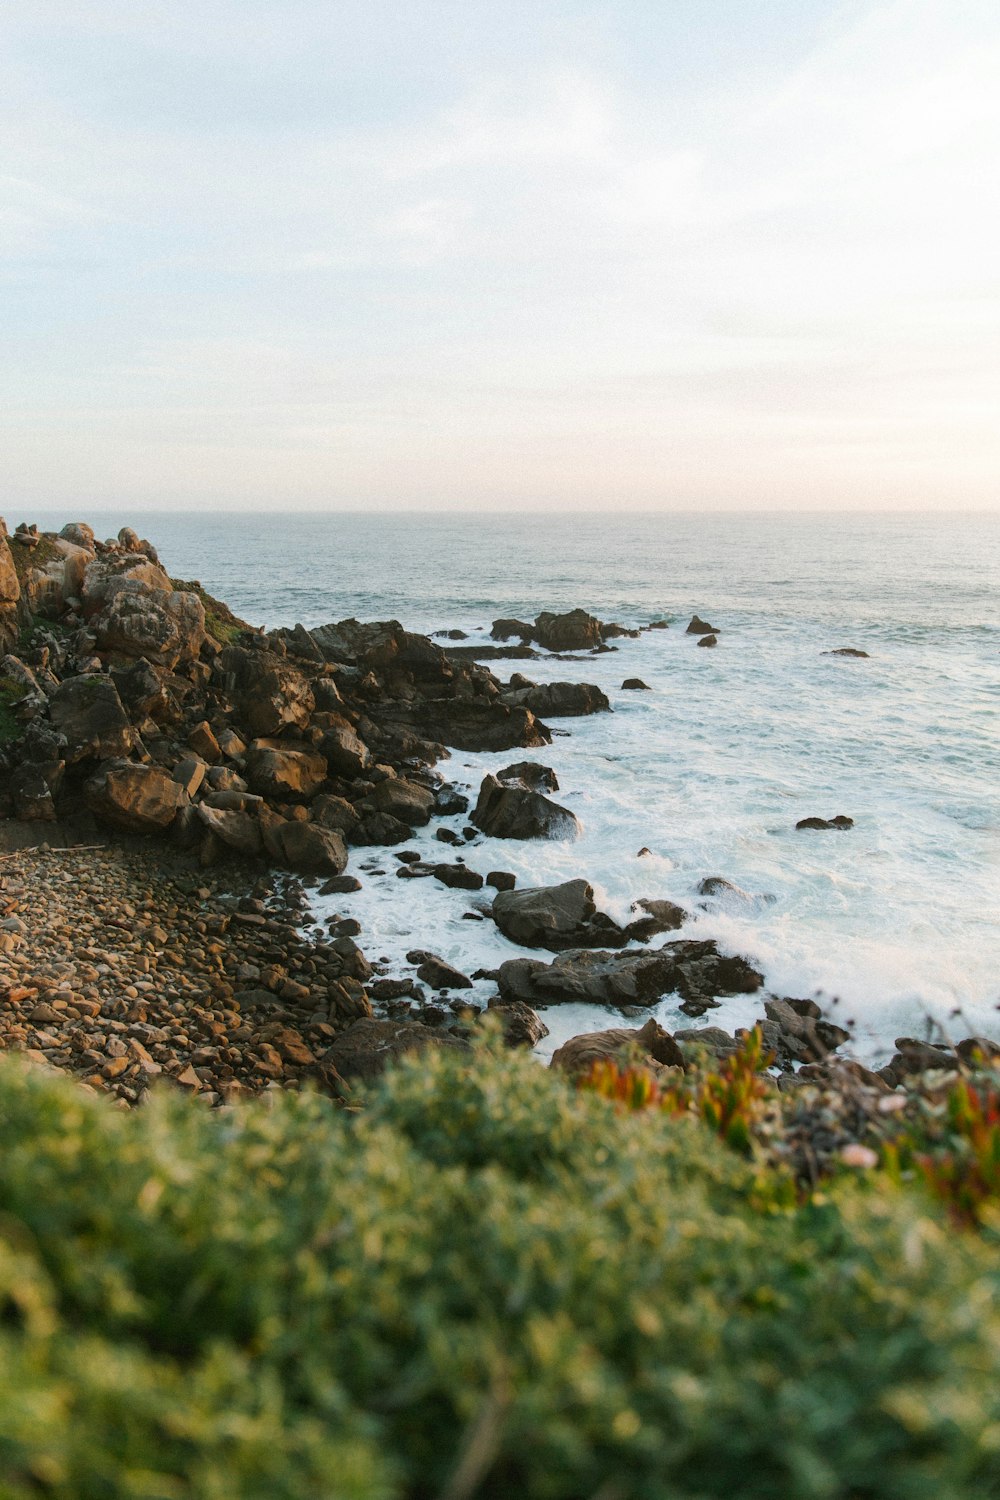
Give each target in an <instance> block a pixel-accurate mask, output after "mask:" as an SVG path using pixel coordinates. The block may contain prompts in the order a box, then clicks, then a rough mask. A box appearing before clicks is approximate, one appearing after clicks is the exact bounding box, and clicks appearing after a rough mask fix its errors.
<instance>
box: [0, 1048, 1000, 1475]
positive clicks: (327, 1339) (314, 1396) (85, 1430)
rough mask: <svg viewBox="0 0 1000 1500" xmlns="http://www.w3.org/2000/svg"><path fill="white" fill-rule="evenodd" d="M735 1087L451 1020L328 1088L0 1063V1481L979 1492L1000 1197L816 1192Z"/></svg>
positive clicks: (990, 1396)
mask: <svg viewBox="0 0 1000 1500" xmlns="http://www.w3.org/2000/svg"><path fill="white" fill-rule="evenodd" d="M734 1078H735V1075H734ZM738 1082H739V1080H738V1079H736V1083H738ZM730 1084H732V1085H733V1086H732V1087H730V1089H729V1093H728V1094H726V1095H725V1096H723V1094H721V1093H720V1092H719V1090H717V1089H716V1090H715V1091H714V1092H713V1091H712V1090H711V1089H709V1090H707V1091H706V1090H704V1089H702V1091H701V1092H700V1093H698V1094H697V1095H692V1097H693V1098H694V1101H695V1104H696V1106H697V1107H696V1108H695V1109H693V1110H685V1109H682V1108H679V1107H678V1105H677V1099H676V1097H671V1099H670V1100H668V1101H667V1102H668V1105H669V1107H662V1108H647V1107H643V1108H636V1107H634V1106H635V1105H636V1104H637V1103H643V1102H644V1100H643V1099H640V1098H639V1097H638V1095H637V1094H636V1091H635V1089H634V1088H632V1087H628V1088H624V1089H623V1088H620V1087H619V1086H618V1084H617V1083H616V1082H615V1080H613V1079H612V1080H608V1079H605V1086H604V1087H603V1088H601V1087H598V1088H593V1087H592V1088H589V1089H582V1090H575V1089H574V1088H573V1087H572V1086H571V1085H570V1084H569V1083H567V1082H566V1081H564V1080H562V1079H560V1078H559V1077H555V1076H552V1075H551V1074H549V1073H546V1072H544V1071H543V1070H542V1069H540V1068H539V1067H538V1065H537V1063H535V1062H534V1061H532V1060H531V1059H530V1058H527V1057H524V1056H521V1055H517V1054H514V1053H499V1054H498V1055H493V1054H492V1053H490V1052H488V1051H486V1050H483V1051H481V1052H480V1053H479V1054H478V1055H477V1057H476V1059H475V1061H474V1063H473V1065H472V1066H469V1064H468V1061H467V1060H466V1059H464V1058H463V1057H462V1056H461V1055H459V1056H458V1057H457V1059H456V1057H455V1056H453V1055H449V1053H448V1052H447V1051H445V1050H444V1049H442V1050H441V1052H440V1053H438V1054H437V1055H434V1054H433V1053H431V1052H424V1053H423V1054H421V1056H420V1058H419V1060H417V1061H414V1062H410V1063H408V1064H405V1065H403V1066H401V1067H400V1068H399V1069H397V1070H396V1071H395V1072H393V1073H391V1074H390V1075H389V1076H388V1077H387V1078H386V1079H385V1081H384V1082H383V1083H382V1084H381V1085H380V1086H379V1087H378V1088H377V1089H375V1090H374V1091H373V1092H372V1094H371V1096H370V1097H369V1099H368V1100H367V1102H366V1104H365V1106H364V1107H363V1108H359V1109H355V1110H351V1111H347V1110H343V1109H340V1108H338V1107H337V1106H336V1105H334V1104H332V1103H331V1102H330V1101H327V1100H323V1099H320V1098H316V1097H309V1096H296V1095H283V1096H281V1097H279V1098H277V1099H276V1100H275V1102H274V1106H273V1108H272V1109H270V1110H267V1109H265V1108H263V1107H261V1106H257V1107H250V1108H246V1109H241V1110H239V1111H235V1112H229V1111H227V1112H217V1113H208V1112H201V1111H200V1110H199V1109H198V1108H197V1107H196V1106H195V1105H193V1104H192V1103H190V1102H187V1101H184V1100H172V1099H166V1098H161V1099H159V1100H157V1101H156V1102H154V1103H152V1104H150V1105H149V1106H148V1107H147V1108H145V1109H143V1110H140V1111H135V1112H133V1113H131V1114H119V1113H116V1112H115V1111H113V1110H112V1109H111V1108H109V1107H108V1105H107V1103H106V1102H103V1101H100V1100H98V1099H96V1098H92V1097H89V1096H88V1095H87V1094H85V1093H84V1092H83V1091H81V1090H80V1089H79V1088H77V1087H75V1086H73V1085H72V1084H70V1083H68V1082H66V1081H64V1080H60V1079H56V1078H52V1077H49V1076H46V1075H45V1074H43V1073H41V1072H40V1071H38V1070H30V1071H26V1070H24V1069H22V1068H21V1067H20V1066H19V1065H18V1064H17V1063H16V1062H14V1061H8V1062H7V1063H6V1064H5V1065H4V1066H3V1068H2V1069H0V1494H2V1495H3V1496H4V1497H5V1500H7V1497H10V1500H22V1497H23V1500H28V1497H32V1500H37V1497H38V1496H44V1497H53V1500H56V1497H57V1500H70V1497H72V1500H89V1497H94V1500H98V1497H100V1500H111V1497H121V1500H124V1497H129V1500H137V1497H138V1500H189V1497H192V1500H193V1497H206V1500H233V1497H250V1496H253V1497H261V1500H263V1497H268V1500H275V1497H295V1500H299V1497H307V1496H308V1497H323V1500H340V1497H345V1500H362V1497H363V1500H380V1497H385V1500H389V1497H399V1500H403V1497H407V1500H410V1497H413V1500H417V1497H420V1500H423V1497H427V1500H432V1497H433V1500H467V1497H473V1496H475V1497H483V1500H509V1497H521V1496H525V1497H536V1496H537V1497H540V1500H542V1497H544V1500H549V1497H551V1500H558V1497H565V1500H583V1497H595V1500H633V1497H635V1500H665V1497H672V1500H707V1497H714V1496H726V1497H733V1496H740V1497H762V1500H763V1497H768V1500H772V1497H777V1496H780V1497H782V1500H817V1497H844V1500H847V1497H851V1500H866V1497H870V1500H875V1497H878V1500H925V1497H926V1500H959V1497H962V1500H973V1497H975V1500H979V1497H982V1496H985V1495H989V1494H997V1493H1000V1381H998V1379H997V1374H998V1368H1000V1313H998V1311H997V1308H998V1292H1000V1275H998V1266H997V1258H996V1239H995V1234H994V1231H993V1229H992V1228H991V1223H992V1221H991V1219H990V1217H989V1214H988V1213H980V1214H979V1220H980V1222H979V1227H978V1228H976V1229H971V1228H970V1229H964V1230H961V1231H960V1230H958V1229H957V1228H956V1227H955V1222H954V1219H953V1218H951V1217H949V1211H948V1209H947V1207H945V1206H943V1205H941V1204H939V1203H938V1202H937V1200H936V1199H934V1198H933V1197H932V1196H931V1194H930V1193H929V1192H928V1191H927V1189H926V1188H925V1186H924V1183H923V1179H922V1177H921V1175H920V1174H919V1173H914V1174H909V1173H907V1172H906V1171H905V1170H899V1162H898V1160H897V1162H896V1168H897V1170H896V1178H897V1179H898V1180H897V1181H894V1180H893V1178H892V1176H891V1174H889V1173H887V1172H881V1171H880V1172H869V1173H861V1174H858V1173H855V1174H853V1175H852V1174H849V1173H847V1172H846V1171H845V1172H844V1174H843V1177H842V1178H835V1179H834V1180H832V1181H831V1182H830V1183H829V1184H828V1185H827V1186H826V1187H825V1188H824V1189H823V1191H821V1192H816V1193H813V1194H811V1195H810V1196H808V1197H807V1198H804V1197H803V1195H802V1194H801V1193H800V1192H797V1191H795V1189H794V1185H793V1184H792V1183H791V1182H790V1180H789V1179H788V1178H787V1176H783V1175H782V1173H781V1172H780V1171H775V1170H774V1169H773V1168H762V1167H761V1166H760V1165H759V1163H757V1162H756V1161H755V1159H754V1156H753V1154H752V1151H751V1152H750V1154H749V1155H748V1154H746V1153H747V1152H748V1151H749V1150H750V1142H749V1141H748V1140H747V1139H746V1138H745V1135H744V1133H743V1132H741V1131H738V1132H737V1135H736V1137H733V1136H732V1128H731V1127H732V1124H733V1119H734V1117H735V1115H736V1114H738V1113H739V1112H740V1110H742V1109H743V1107H744V1103H745V1095H746V1090H744V1091H743V1093H739V1090H737V1089H736V1087H735V1084H734V1082H733V1080H732V1079H731V1080H730ZM741 1087H742V1085H741ZM609 1094H610V1095H611V1097H605V1095H609ZM626 1096H627V1097H626ZM616 1097H617V1098H618V1100H619V1102H618V1103H616V1102H615V1098H616ZM645 1102H646V1103H648V1102H649V1099H648V1096H647V1097H646V1098H645ZM626 1106H633V1107H626ZM713 1110H714V1111H715V1113H714V1114H713ZM706 1122H707V1123H706ZM717 1132H718V1133H721V1134H727V1133H728V1134H729V1135H730V1139H731V1141H732V1144H735V1145H736V1146H737V1147H738V1148H739V1149H738V1150H735V1151H734V1150H732V1149H728V1148H727V1147H726V1145H725V1144H724V1143H723V1142H722V1141H721V1140H720V1139H719V1138H718V1134H717ZM911 1176H912V1180H910V1179H911Z"/></svg>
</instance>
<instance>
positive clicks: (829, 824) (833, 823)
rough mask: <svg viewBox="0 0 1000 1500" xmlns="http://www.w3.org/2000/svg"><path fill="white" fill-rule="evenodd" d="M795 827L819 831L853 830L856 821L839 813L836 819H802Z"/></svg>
mask: <svg viewBox="0 0 1000 1500" xmlns="http://www.w3.org/2000/svg"><path fill="white" fill-rule="evenodd" d="M795 826H796V828H817V829H823V828H839V829H846V828H853V827H854V819H853V818H845V817H844V815H843V813H839V814H838V815H837V817H835V818H800V819H799V821H798V822H797V823H796V825H795Z"/></svg>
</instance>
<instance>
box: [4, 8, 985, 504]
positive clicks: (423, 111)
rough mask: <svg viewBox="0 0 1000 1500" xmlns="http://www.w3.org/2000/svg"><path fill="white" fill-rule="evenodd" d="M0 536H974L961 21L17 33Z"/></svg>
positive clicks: (175, 22)
mask: <svg viewBox="0 0 1000 1500" xmlns="http://www.w3.org/2000/svg"><path fill="white" fill-rule="evenodd" d="M0 40H2V42H3V49H2V50H3V57H4V61H3V62H2V63H0V121H2V129H3V139H4V151H3V154H2V156H0V183H2V193H0V285H2V291H0V297H2V314H0V327H2V330H3V333H2V347H3V359H2V364H0V412H2V415H0V480H2V486H3V498H2V503H0V512H5V513H9V512H11V511H16V512H17V513H18V519H20V518H21V516H22V515H24V516H27V517H28V518H29V519H30V512H31V509H32V506H37V507H39V508H45V509H47V510H52V509H58V508H60V507H62V508H66V509H67V513H69V511H72V512H73V514H74V516H75V515H76V514H77V513H79V515H80V516H83V517H85V515H86V513H87V511H88V509H92V510H95V511H96V510H99V509H102V508H103V509H107V508H114V507H127V508H129V509H135V510H141V509H156V510H163V509H169V508H177V509H178V510H182V509H183V510H190V509H192V508H194V509H199V508H201V509H206V510H207V509H220V510H222V509H237V508H241V507H243V508H248V509H264V508H267V509H272V508H273V509H276V510H283V509H286V510H302V509H310V508H316V509H349V510H355V511H356V510H379V509H385V510H389V509H414V510H427V509H445V510H447V509H456V510H471V511H493V510H496V509H510V510H516V511H520V512H523V511H525V510H531V509H532V508H536V507H537V508H538V509H546V510H550V509H567V510H569V509H575V508H579V509H586V510H594V509H600V508H608V509H614V510H624V509H631V508H634V509H638V510H657V509H685V510H689V509H697V508H699V507H703V508H708V509H719V510H732V509H742V508H745V509H779V510H780V509H788V510H820V509H822V510H829V509H839V508H843V509H845V510H857V509H870V510H880V509H890V510H892V509H907V508H911V507H912V508H940V509H949V510H955V511H959V510H963V511H964V510H969V509H977V508H978V509H984V508H985V509H995V508H997V507H998V505H1000V482H998V476H1000V422H998V413H1000V295H998V293H1000V286H998V283H1000V254H998V245H1000V191H998V187H997V158H998V148H1000V87H998V79H1000V5H998V4H997V3H996V0H950V3H949V0H889V3H878V4H872V3H862V0H852V3H831V0H769V3H764V4H761V5H750V4H747V3H746V0H675V3H668V0H633V3H630V4H626V5H624V6H623V5H621V4H620V3H611V0H592V3H586V0H550V3H546V4H543V5H539V4H537V3H529V0H490V3H488V4H487V3H480V0H466V3H463V4H459V3H445V0H437V3H429V0H412V3H405V4H399V3H398V0H397V3H395V4H389V3H386V0H347V3H337V0H268V3H261V0H239V3H238V0H201V3H199V4H197V5H195V4H193V3H191V0H173V3H165V0H129V3H128V4H123V3H121V0H88V3H86V4H81V3H80V0H30V4H26V5H24V6H23V7H14V6H10V7H7V9H6V14H5V17H4V18H3V20H2V21H0Z"/></svg>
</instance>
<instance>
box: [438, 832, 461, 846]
mask: <svg viewBox="0 0 1000 1500" xmlns="http://www.w3.org/2000/svg"><path fill="white" fill-rule="evenodd" d="M434 837H435V838H436V839H437V840H438V842H439V843H441V844H460V843H461V842H462V840H461V836H460V835H459V834H457V833H456V832H455V830H454V828H436V829H435V830H434Z"/></svg>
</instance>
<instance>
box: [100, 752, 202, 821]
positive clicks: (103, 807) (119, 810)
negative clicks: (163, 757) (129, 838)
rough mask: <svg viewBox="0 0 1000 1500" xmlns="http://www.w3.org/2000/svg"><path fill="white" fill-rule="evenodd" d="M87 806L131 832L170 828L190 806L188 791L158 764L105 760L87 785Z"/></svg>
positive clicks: (103, 817) (101, 816)
mask: <svg viewBox="0 0 1000 1500" xmlns="http://www.w3.org/2000/svg"><path fill="white" fill-rule="evenodd" d="M84 795H85V797H86V801H87V806H88V807H89V808H90V810H91V812H92V813H94V815H95V816H96V817H98V818H100V819H101V820H102V821H103V822H106V823H110V824H111V825H112V826H113V827H115V828H123V829H125V830H127V831H128V832H130V833H156V832H158V831H159V830H161V829H165V828H169V827H170V825H171V823H172V822H173V821H174V818H175V817H176V816H177V813H178V811H179V810H180V809H181V808H182V807H186V806H187V805H188V797H187V793H186V792H185V791H184V789H183V787H181V786H178V784H177V782H176V781H174V780H173V779H172V778H171V777H170V775H169V774H168V773H167V772H166V771H164V770H161V769H160V767H159V766H145V765H136V764H134V763H133V762H132V761H126V760H111V761H107V762H105V764H103V765H102V766H100V767H99V768H98V770H97V773H96V774H95V775H94V776H92V777H91V778H90V780H89V781H88V782H87V783H86V785H85V787H84Z"/></svg>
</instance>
